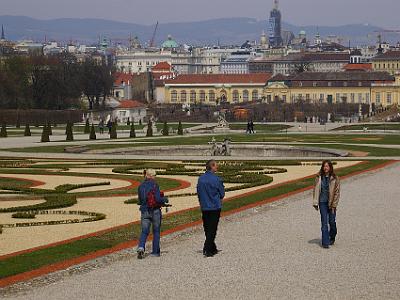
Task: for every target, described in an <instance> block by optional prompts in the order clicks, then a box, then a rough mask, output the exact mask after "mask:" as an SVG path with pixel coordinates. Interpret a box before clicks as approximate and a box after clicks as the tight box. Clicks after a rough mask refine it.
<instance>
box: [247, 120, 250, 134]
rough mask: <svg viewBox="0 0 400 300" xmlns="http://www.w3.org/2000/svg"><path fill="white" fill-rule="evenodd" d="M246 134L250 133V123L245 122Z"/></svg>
mask: <svg viewBox="0 0 400 300" xmlns="http://www.w3.org/2000/svg"><path fill="white" fill-rule="evenodd" d="M246 133H247V134H250V133H251V130H250V121H248V122H247V125H246Z"/></svg>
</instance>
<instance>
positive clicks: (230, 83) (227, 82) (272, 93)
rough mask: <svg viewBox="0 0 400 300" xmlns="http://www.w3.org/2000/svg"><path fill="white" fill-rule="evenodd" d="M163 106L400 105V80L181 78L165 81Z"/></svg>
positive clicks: (362, 76) (318, 75)
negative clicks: (258, 104) (255, 103)
mask: <svg viewBox="0 0 400 300" xmlns="http://www.w3.org/2000/svg"><path fill="white" fill-rule="evenodd" d="M162 88H163V89H164V95H165V97H164V98H165V99H164V102H165V103H170V104H188V103H193V104H194V103H204V104H209V105H218V104H220V103H223V102H228V103H237V104H240V103H244V102H249V101H261V102H271V101H276V100H279V101H284V102H286V103H294V102H297V101H307V102H312V103H364V104H374V105H376V106H384V107H386V106H391V105H393V104H400V77H395V76H392V75H390V74H389V73H387V72H369V71H345V72H303V73H299V74H295V75H290V76H284V75H281V74H278V75H276V76H273V77H272V75H271V74H270V73H259V74H240V75H239V74H211V75H181V76H178V77H176V78H174V79H170V80H166V81H165V83H164V86H163V87H162Z"/></svg>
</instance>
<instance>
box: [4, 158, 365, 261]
mask: <svg viewBox="0 0 400 300" xmlns="http://www.w3.org/2000/svg"><path fill="white" fill-rule="evenodd" d="M113 163H114V164H112V162H110V161H106V160H105V161H86V162H83V161H70V162H68V163H67V162H65V161H57V160H53V161H48V162H47V161H45V160H38V161H28V160H21V161H20V162H19V163H16V162H14V163H13V168H9V167H10V164H4V166H5V167H3V168H0V190H1V192H0V193H2V194H3V195H0V196H2V197H0V224H2V227H3V233H2V234H1V235H0V242H1V244H2V245H4V246H2V247H1V250H0V255H5V254H9V253H13V252H16V251H21V250H25V249H29V248H33V247H38V246H43V245H47V244H51V243H54V242H59V241H63V240H67V239H71V238H76V237H79V236H82V235H86V234H90V233H94V232H98V231H101V230H106V229H109V228H113V227H116V226H120V225H124V224H128V223H131V222H134V221H138V220H139V217H140V215H139V211H138V208H137V206H136V205H134V204H135V203H136V201H135V200H136V196H135V194H136V190H137V188H136V187H137V184H138V182H139V181H140V180H141V179H142V178H141V174H142V171H143V169H145V168H147V167H153V168H156V169H157V170H158V173H159V176H158V181H159V183H160V185H161V188H162V189H163V190H166V191H167V192H166V194H167V195H168V196H169V197H170V202H171V204H172V205H173V206H172V208H171V209H170V210H169V214H171V213H177V212H179V211H182V210H185V209H190V208H193V207H196V206H197V205H198V200H197V196H196V193H195V188H196V181H197V176H198V175H199V174H201V172H203V169H204V167H203V162H174V161H169V162H159V161H122V162H113ZM357 163H358V162H357V161H350V162H337V164H338V167H347V166H351V165H355V164H357ZM317 169H318V166H317V165H316V164H315V163H308V164H304V163H302V162H296V161H281V162H279V161H278V162H276V161H275V162H267V161H265V162H262V161H261V162H221V172H220V176H221V177H222V178H223V179H224V181H225V184H226V188H227V197H228V198H229V197H236V196H240V195H241V194H244V193H248V192H252V191H254V190H257V189H260V188H264V187H267V186H274V185H277V184H281V183H284V182H286V181H290V180H294V179H299V178H303V177H305V176H309V175H312V174H314V173H316V171H317ZM129 200H130V201H129ZM129 203H130V204H129ZM132 204H133V205H132ZM45 211H46V212H47V213H44V212H45ZM77 211H79V212H81V213H73V212H77ZM17 212H19V213H21V212H22V213H24V212H25V213H29V214H33V218H24V217H23V216H26V214H25V215H24V214H20V217H19V218H18V214H17V218H16V217H13V214H14V215H15V214H16V213H17ZM88 215H89V216H90V218H88ZM53 225H54V226H53ZM16 240H18V241H20V242H18V243H15V241H16Z"/></svg>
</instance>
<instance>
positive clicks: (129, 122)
mask: <svg viewBox="0 0 400 300" xmlns="http://www.w3.org/2000/svg"><path fill="white" fill-rule="evenodd" d="M126 125H127V126H129V125H131V119H130V118H128V121H126Z"/></svg>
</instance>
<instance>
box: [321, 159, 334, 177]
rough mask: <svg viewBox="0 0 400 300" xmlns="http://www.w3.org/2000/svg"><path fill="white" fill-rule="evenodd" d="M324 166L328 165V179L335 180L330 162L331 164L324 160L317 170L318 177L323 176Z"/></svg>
mask: <svg viewBox="0 0 400 300" xmlns="http://www.w3.org/2000/svg"><path fill="white" fill-rule="evenodd" d="M325 164H328V165H329V177H333V178H336V174H335V171H334V170H333V164H332V162H331V161H330V160H324V161H323V162H322V165H321V169H320V170H319V175H320V176H322V175H324V173H325V172H324V166H325Z"/></svg>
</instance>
